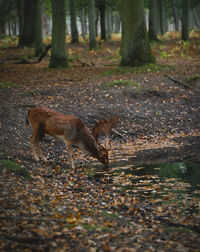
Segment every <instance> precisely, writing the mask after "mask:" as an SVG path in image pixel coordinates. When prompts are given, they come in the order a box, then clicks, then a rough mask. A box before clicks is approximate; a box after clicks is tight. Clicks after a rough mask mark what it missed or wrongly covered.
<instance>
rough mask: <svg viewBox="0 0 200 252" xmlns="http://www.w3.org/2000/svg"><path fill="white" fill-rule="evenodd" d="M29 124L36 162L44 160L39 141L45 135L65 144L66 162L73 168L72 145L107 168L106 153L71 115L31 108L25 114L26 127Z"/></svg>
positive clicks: (77, 119) (41, 108) (78, 119)
mask: <svg viewBox="0 0 200 252" xmlns="http://www.w3.org/2000/svg"><path fill="white" fill-rule="evenodd" d="M29 123H31V125H32V127H33V135H32V137H31V143H32V152H33V155H34V157H35V159H36V160H39V157H41V159H43V160H44V161H46V158H45V156H44V154H43V152H42V150H41V148H40V146H39V141H40V140H41V139H42V138H43V137H44V135H45V134H48V135H51V136H54V137H56V138H59V139H61V140H63V141H64V142H65V145H66V146H67V149H68V161H69V162H70V163H71V166H72V168H75V165H74V160H73V157H72V145H75V146H77V147H79V148H80V149H81V150H82V151H84V152H86V153H87V154H88V155H90V156H92V157H94V158H96V159H97V160H99V161H100V162H101V163H102V164H103V165H104V166H105V169H107V168H108V167H109V159H108V151H107V150H106V149H105V148H104V147H103V146H102V145H100V144H99V143H98V141H97V139H95V138H94V136H93V135H92V134H90V133H89V131H88V130H87V128H86V126H85V125H84V123H83V122H82V121H81V119H80V118H78V117H76V116H73V115H63V114H61V113H59V112H57V111H54V110H51V109H48V108H45V107H36V108H31V109H29V110H28V111H27V114H26V124H27V126H28V125H29Z"/></svg>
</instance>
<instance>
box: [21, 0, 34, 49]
mask: <svg viewBox="0 0 200 252" xmlns="http://www.w3.org/2000/svg"><path fill="white" fill-rule="evenodd" d="M36 1H37V0H32V1H29V0H24V23H23V28H22V36H21V41H20V46H33V43H34V39H35V10H36V8H35V5H36Z"/></svg>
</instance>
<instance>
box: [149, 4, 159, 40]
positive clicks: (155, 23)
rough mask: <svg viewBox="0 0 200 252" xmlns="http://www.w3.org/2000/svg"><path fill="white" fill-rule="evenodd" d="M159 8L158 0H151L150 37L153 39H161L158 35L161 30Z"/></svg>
mask: <svg viewBox="0 0 200 252" xmlns="http://www.w3.org/2000/svg"><path fill="white" fill-rule="evenodd" d="M158 10H159V8H158V0H149V39H150V40H151V41H159V39H158V37H157V35H158V33H159V30H160V18H159V13H158Z"/></svg>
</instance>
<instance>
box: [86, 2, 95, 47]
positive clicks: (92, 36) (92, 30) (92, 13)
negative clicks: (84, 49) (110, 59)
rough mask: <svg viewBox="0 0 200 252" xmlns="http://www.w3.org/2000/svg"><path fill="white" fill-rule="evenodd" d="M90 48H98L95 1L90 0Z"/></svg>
mask: <svg viewBox="0 0 200 252" xmlns="http://www.w3.org/2000/svg"><path fill="white" fill-rule="evenodd" d="M88 7H89V9H88V15H89V49H90V50H92V49H96V46H97V45H96V29H95V2H94V0H89V6H88Z"/></svg>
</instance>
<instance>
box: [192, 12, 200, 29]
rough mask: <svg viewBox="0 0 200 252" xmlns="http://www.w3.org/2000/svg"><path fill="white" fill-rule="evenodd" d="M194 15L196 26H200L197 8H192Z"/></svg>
mask: <svg viewBox="0 0 200 252" xmlns="http://www.w3.org/2000/svg"><path fill="white" fill-rule="evenodd" d="M192 15H193V17H194V22H195V26H196V28H199V27H200V24H199V19H198V16H197V12H196V10H195V9H192Z"/></svg>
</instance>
